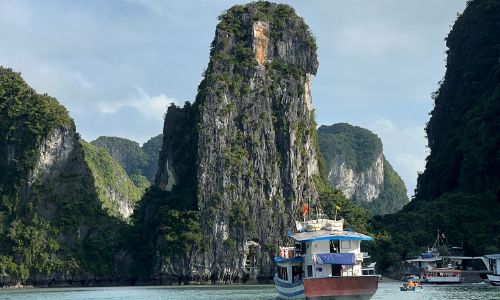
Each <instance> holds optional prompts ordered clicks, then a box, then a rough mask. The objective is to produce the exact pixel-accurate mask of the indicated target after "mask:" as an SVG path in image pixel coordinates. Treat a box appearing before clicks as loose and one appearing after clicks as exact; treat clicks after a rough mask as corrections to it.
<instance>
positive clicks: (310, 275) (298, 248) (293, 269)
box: [274, 219, 379, 299]
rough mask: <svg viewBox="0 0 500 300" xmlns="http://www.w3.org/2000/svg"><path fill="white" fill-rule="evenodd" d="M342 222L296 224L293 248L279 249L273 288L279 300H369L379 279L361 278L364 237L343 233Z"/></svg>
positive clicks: (362, 276)
mask: <svg viewBox="0 0 500 300" xmlns="http://www.w3.org/2000/svg"><path fill="white" fill-rule="evenodd" d="M343 224H344V221H343V220H338V221H337V220H329V219H317V220H310V221H305V222H296V228H297V232H295V233H290V234H289V236H290V237H291V238H292V239H293V240H294V241H295V243H296V244H295V247H280V256H279V257H276V258H275V259H274V261H275V262H276V265H277V272H276V275H275V276H274V284H275V287H276V290H277V291H278V293H279V297H280V298H281V299H303V298H306V299H332V298H335V299H337V297H341V298H342V299H370V298H371V297H372V296H373V295H374V294H375V292H376V291H377V289H378V282H379V276H377V275H363V274H362V262H363V253H362V252H361V251H360V243H361V241H369V240H373V238H371V237H369V236H366V235H364V234H361V233H358V232H354V231H348V230H346V231H345V230H344V229H343Z"/></svg>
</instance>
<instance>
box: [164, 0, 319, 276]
mask: <svg viewBox="0 0 500 300" xmlns="http://www.w3.org/2000/svg"><path fill="white" fill-rule="evenodd" d="M317 68H318V61H317V56H316V46H315V41H314V38H313V37H312V36H311V34H310V32H309V30H308V27H307V25H306V24H305V23H304V21H303V20H302V18H300V17H298V16H297V15H296V14H295V12H294V10H293V9H292V8H291V7H289V6H287V5H276V4H271V3H268V2H256V3H251V4H248V5H245V6H234V7H232V8H231V9H229V10H228V11H227V12H226V13H225V14H223V15H222V16H221V17H220V23H219V24H218V26H217V29H216V32H215V39H214V41H213V42H212V50H211V53H210V62H209V65H208V68H207V70H206V72H205V78H204V80H203V81H202V82H201V84H200V86H199V87H198V95H197V98H196V101H195V103H194V104H193V105H192V106H191V105H189V104H187V105H186V106H185V107H184V108H182V109H181V108H178V107H170V108H169V109H168V112H167V115H166V118H165V127H164V144H163V149H162V152H161V153H160V162H159V169H158V173H157V178H156V187H157V188H160V189H163V190H165V191H172V192H175V190H176V189H178V187H179V186H183V184H185V183H186V182H190V183H191V184H193V185H194V186H192V187H191V188H193V187H194V189H195V190H196V194H194V195H193V199H192V200H191V201H192V202H191V204H190V205H189V209H195V210H198V211H199V214H200V222H201V236H202V237H203V249H198V251H197V252H196V253H194V254H193V255H191V256H189V257H188V258H187V259H183V260H182V262H183V263H184V265H183V266H179V263H180V262H177V263H176V262H173V261H170V262H167V261H162V262H161V263H162V265H163V270H164V272H165V273H167V274H170V275H176V276H186V277H188V278H191V279H193V278H202V279H203V278H205V279H211V280H212V281H219V280H229V281H232V280H235V279H237V278H242V277H243V276H244V275H245V267H246V258H247V254H248V245H254V243H253V242H256V243H258V244H259V247H258V249H257V250H256V251H257V255H256V260H255V267H256V268H257V270H258V272H259V276H272V274H273V273H274V271H273V269H274V267H273V263H272V260H271V258H272V257H273V256H274V255H276V249H277V246H278V245H279V244H280V243H282V242H283V239H284V236H285V235H286V232H287V230H289V229H290V228H292V227H293V226H294V219H296V218H298V217H299V212H300V209H301V207H302V206H303V205H304V204H305V203H309V204H310V205H311V206H312V207H313V209H314V207H315V206H316V203H317V192H316V189H315V186H314V182H313V177H314V176H316V175H318V173H319V170H318V162H317V156H316V151H317V150H318V149H316V141H315V134H316V127H315V126H316V125H315V121H314V112H313V110H312V108H311V94H310V93H311V88H310V84H311V78H312V75H314V74H316V70H317ZM180 124H183V125H180ZM190 154H191V155H190ZM252 241H253V242H252Z"/></svg>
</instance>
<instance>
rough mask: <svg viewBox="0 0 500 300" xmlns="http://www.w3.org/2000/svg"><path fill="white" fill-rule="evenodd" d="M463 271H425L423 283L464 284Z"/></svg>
mask: <svg viewBox="0 0 500 300" xmlns="http://www.w3.org/2000/svg"><path fill="white" fill-rule="evenodd" d="M463 281H464V280H463V278H462V271H460V270H455V269H451V268H436V269H430V270H425V272H424V276H423V277H422V282H424V283H435V284H450V283H452V284H453V283H455V284H457V283H462V282H463Z"/></svg>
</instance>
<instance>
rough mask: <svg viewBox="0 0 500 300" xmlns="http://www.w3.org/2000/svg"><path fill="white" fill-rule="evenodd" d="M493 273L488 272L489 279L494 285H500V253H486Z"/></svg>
mask: <svg viewBox="0 0 500 300" xmlns="http://www.w3.org/2000/svg"><path fill="white" fill-rule="evenodd" d="M484 257H486V259H487V260H488V263H489V269H490V270H491V273H489V274H486V276H487V277H488V281H489V282H490V283H491V284H492V285H494V286H500V254H489V255H485V256H484Z"/></svg>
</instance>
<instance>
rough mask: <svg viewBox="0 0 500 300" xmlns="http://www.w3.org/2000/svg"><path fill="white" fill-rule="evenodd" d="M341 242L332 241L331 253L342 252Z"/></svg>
mask: <svg viewBox="0 0 500 300" xmlns="http://www.w3.org/2000/svg"><path fill="white" fill-rule="evenodd" d="M339 242H340V241H339V240H333V241H330V253H338V252H340V243H339Z"/></svg>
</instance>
